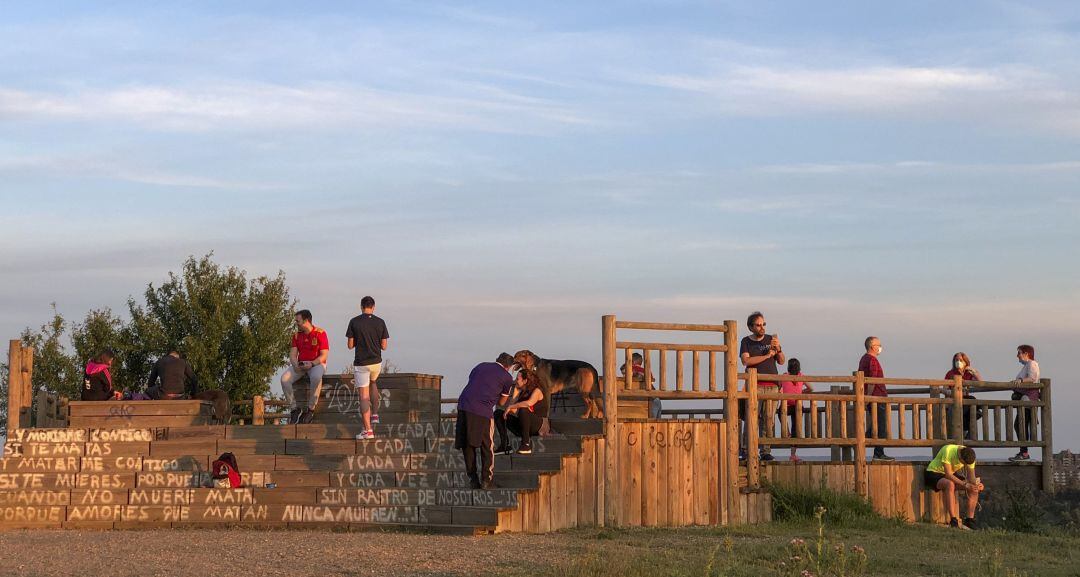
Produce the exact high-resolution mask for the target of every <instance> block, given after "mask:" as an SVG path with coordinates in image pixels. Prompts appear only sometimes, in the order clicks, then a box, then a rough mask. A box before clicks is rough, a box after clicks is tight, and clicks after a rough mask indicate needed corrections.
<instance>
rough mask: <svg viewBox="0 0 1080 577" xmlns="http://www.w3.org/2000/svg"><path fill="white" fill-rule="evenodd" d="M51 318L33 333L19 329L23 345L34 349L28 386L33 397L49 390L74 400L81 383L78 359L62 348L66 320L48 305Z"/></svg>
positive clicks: (54, 308) (53, 305)
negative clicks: (32, 366) (30, 381)
mask: <svg viewBox="0 0 1080 577" xmlns="http://www.w3.org/2000/svg"><path fill="white" fill-rule="evenodd" d="M52 309H53V317H52V320H50V321H49V322H47V323H45V324H43V325H41V328H40V329H38V331H37V332H35V331H32V330H30V328H29V327H27V328H26V329H24V330H23V332H22V335H21V336H20V337H19V338H20V339H22V342H23V346H27V347H31V348H33V349H34V376H33V382H32V383H31V386H32V388H33V395H34V396H33V398H34V399H37V393H38V391H42V390H45V391H49V392H51V393H59V394H61V395H67V396H68V397H69V398H77V397H78V395H79V385H80V383H81V382H82V368H81V367H80V366H79V360H78V357H73V356H71V355H69V354H68V353H67V351H66V350H65V348H64V343H63V337H64V333H65V332H66V331H67V321H65V320H64V317H63V316H62V315H61V314H60V313H59V311H57V310H56V303H52Z"/></svg>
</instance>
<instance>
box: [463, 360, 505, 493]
mask: <svg viewBox="0 0 1080 577" xmlns="http://www.w3.org/2000/svg"><path fill="white" fill-rule="evenodd" d="M513 366H514V361H513V357H511V356H510V355H508V354H507V355H499V361H498V362H495V363H480V364H479V365H476V367H475V368H473V370H472V372H471V373H469V384H467V385H465V390H463V391H461V395H460V396H459V397H458V405H457V427H456V430H455V434H454V448H455V449H461V451H462V452H463V453H464V454H465V470H466V471H467V472H468V475H469V482H470V484H471V485H472V487H473V488H474V489H490V488H491V487H492V486H493V482H492V479H493V477H494V476H495V451H494V444H495V421H494V420H493V418H492V417H493V411H494V410H495V405H496V404H498V405H506V403H507V402H508V401H509V400H510V392H511V391H512V390H513V389H514V378H513V377H512V376H511V375H510V370H511V369H512V368H513ZM477 449H479V450H480V465H481V470H480V471H479V473H478V472H477V470H476V451H477Z"/></svg>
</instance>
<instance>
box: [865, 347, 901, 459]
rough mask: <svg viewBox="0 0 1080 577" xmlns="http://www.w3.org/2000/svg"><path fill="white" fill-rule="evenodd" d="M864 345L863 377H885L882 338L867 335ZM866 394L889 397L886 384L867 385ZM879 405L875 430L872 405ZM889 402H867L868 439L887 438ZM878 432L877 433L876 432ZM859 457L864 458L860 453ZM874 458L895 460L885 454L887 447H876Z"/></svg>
mask: <svg viewBox="0 0 1080 577" xmlns="http://www.w3.org/2000/svg"><path fill="white" fill-rule="evenodd" d="M863 346H864V347H866V354H865V355H863V356H862V358H861V359H859V370H860V371H862V374H863V377H865V378H868V379H884V378H885V370H884V369H882V368H881V362H880V361H878V356H880V355H881V352H882V351H883V350H885V349H884V348H883V347H882V346H881V340H880V339H878V338H877V337H866V340H865V341H863ZM865 392H866V394H867V395H870V396H872V397H887V396H889V395H888V393H887V392H886V391H885V385H870V384H867V385H866V391H865ZM871 404H873V405H876V406H877V431H874V426H873V421H872V420H871V417H872V413H871V411H872V410H874V409H871V408H870V405H871ZM888 420H889V404H888V403H867V405H866V437H867V438H868V439H875V438H876V439H887V438H888V434H887V432H888V428H887V423H888V422H889V421H888ZM875 433H876V434H875ZM859 458H860V459H861V458H863V456H862V455H859ZM874 460H875V461H893V460H895V459H893V458H892V457H890V456H888V455H886V454H885V447H874Z"/></svg>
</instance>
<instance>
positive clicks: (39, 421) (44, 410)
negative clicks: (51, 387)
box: [34, 389, 52, 429]
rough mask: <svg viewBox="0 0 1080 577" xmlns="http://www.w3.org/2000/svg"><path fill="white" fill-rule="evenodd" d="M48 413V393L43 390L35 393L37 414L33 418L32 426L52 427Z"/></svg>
mask: <svg viewBox="0 0 1080 577" xmlns="http://www.w3.org/2000/svg"><path fill="white" fill-rule="evenodd" d="M51 416H52V415H51V414H50V413H49V392H48V391H46V390H45V389H42V390H40V391H38V393H37V414H36V416H35V417H34V426H35V427H37V428H39V429H40V428H43V427H52V424H51V422H52V421H51V419H50V417H51Z"/></svg>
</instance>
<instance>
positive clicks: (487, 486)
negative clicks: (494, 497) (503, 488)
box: [480, 481, 495, 491]
mask: <svg viewBox="0 0 1080 577" xmlns="http://www.w3.org/2000/svg"><path fill="white" fill-rule="evenodd" d="M480 488H481V489H483V490H484V491H490V490H492V489H494V488H495V481H484V482H483V483H480Z"/></svg>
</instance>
